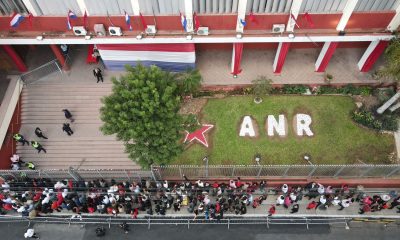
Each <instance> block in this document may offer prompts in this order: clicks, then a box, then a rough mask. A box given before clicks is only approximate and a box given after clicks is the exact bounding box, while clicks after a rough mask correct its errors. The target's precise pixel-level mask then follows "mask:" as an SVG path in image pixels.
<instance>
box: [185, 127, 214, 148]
mask: <svg viewBox="0 0 400 240" xmlns="http://www.w3.org/2000/svg"><path fill="white" fill-rule="evenodd" d="M202 125H203V127H201V128H200V129H198V130H196V131H194V132H192V133H189V132H188V131H186V130H185V131H186V137H185V140H184V141H183V142H192V141H193V140H194V139H196V140H197V141H199V142H200V143H201V144H203V145H204V146H206V147H208V143H207V139H206V137H205V136H204V134H205V133H206V132H207V131H208V130H210V129H211V128H213V127H214V125H211V124H202Z"/></svg>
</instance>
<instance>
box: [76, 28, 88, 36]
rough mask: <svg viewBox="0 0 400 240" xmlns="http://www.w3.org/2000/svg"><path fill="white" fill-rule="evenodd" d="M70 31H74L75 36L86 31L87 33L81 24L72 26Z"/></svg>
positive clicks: (81, 34) (84, 34)
mask: <svg viewBox="0 0 400 240" xmlns="http://www.w3.org/2000/svg"><path fill="white" fill-rule="evenodd" d="M72 31H73V32H74V34H75V35H76V36H86V33H87V31H86V29H85V27H83V26H75V27H72Z"/></svg>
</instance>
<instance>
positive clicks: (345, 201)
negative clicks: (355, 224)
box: [338, 198, 354, 211]
mask: <svg viewBox="0 0 400 240" xmlns="http://www.w3.org/2000/svg"><path fill="white" fill-rule="evenodd" d="M353 202H354V199H352V198H351V199H343V200H342V201H341V202H340V203H339V206H340V208H339V209H338V210H339V211H342V210H343V209H345V208H348V207H349V206H350V204H351V203H353Z"/></svg>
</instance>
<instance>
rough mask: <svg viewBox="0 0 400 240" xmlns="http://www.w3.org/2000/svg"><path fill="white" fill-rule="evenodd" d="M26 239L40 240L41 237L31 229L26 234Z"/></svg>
mask: <svg viewBox="0 0 400 240" xmlns="http://www.w3.org/2000/svg"><path fill="white" fill-rule="evenodd" d="M24 237H25V238H35V239H40V238H39V236H38V235H37V234H36V233H35V230H34V229H33V228H29V229H28V230H26V233H25V234H24Z"/></svg>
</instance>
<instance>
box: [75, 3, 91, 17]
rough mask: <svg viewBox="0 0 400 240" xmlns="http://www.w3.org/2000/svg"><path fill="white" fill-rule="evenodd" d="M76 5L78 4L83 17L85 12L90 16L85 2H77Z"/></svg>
mask: <svg viewBox="0 0 400 240" xmlns="http://www.w3.org/2000/svg"><path fill="white" fill-rule="evenodd" d="M76 3H78V6H79V9H80V10H81V13H82V16H83V15H84V14H85V11H86V14H87V15H88V16H89V15H90V14H89V11H88V10H87V8H86V3H85V0H76Z"/></svg>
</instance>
